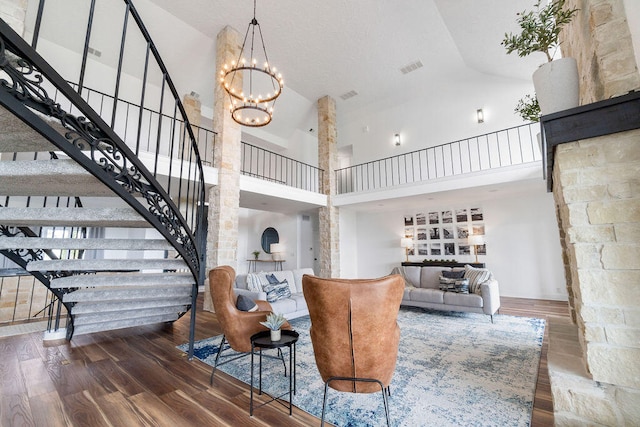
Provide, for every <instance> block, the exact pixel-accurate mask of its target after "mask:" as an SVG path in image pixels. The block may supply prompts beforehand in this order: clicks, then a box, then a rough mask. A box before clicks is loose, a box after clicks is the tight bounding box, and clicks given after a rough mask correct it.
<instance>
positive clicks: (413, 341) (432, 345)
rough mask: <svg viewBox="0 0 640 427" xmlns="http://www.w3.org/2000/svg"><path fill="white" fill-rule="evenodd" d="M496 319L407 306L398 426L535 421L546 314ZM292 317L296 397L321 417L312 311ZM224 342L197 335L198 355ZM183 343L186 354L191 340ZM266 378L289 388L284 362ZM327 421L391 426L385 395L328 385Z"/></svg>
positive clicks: (242, 372) (209, 354) (394, 387)
mask: <svg viewBox="0 0 640 427" xmlns="http://www.w3.org/2000/svg"><path fill="white" fill-rule="evenodd" d="M494 320H495V323H493V324H492V323H491V322H490V320H489V316H486V315H480V314H473V313H454V312H437V311H430V310H423V309H419V308H406V307H402V308H401V310H400V313H399V315H398V324H399V325H400V348H399V353H398V362H397V365H396V371H395V374H394V377H393V380H392V382H391V397H390V399H389V402H390V415H391V420H392V424H393V425H395V426H411V427H415V426H501V427H503V426H528V425H529V424H530V420H531V410H532V407H533V398H534V394H535V386H536V378H537V374H538V365H539V360H540V350H541V347H542V338H543V334H544V326H545V323H544V320H542V319H531V318H524V317H514V316H506V315H496V316H494ZM290 323H291V325H292V326H293V328H294V329H295V330H296V331H298V332H299V333H300V339H299V341H298V343H297V353H296V355H297V364H296V367H297V393H296V394H295V395H294V397H293V403H294V405H295V406H297V407H298V408H300V409H302V410H304V411H306V412H308V413H310V414H312V415H315V416H317V417H320V415H321V413H322V396H323V391H324V384H323V382H322V379H321V378H320V374H319V373H318V370H317V367H316V364H315V359H314V355H313V348H312V345H311V339H310V337H309V326H310V320H309V317H308V316H306V317H302V318H298V319H294V320H292V321H291V322H290ZM372 332H373V331H372ZM219 344H220V336H217V337H212V338H208V339H205V340H201V341H197V342H196V343H195V351H194V355H195V356H196V357H197V358H198V359H200V360H202V361H204V362H205V363H207V364H209V365H213V362H214V360H215V356H216V353H217V351H218V345H219ZM178 348H179V349H180V350H182V351H185V352H186V351H187V348H188V345H187V344H183V345H180V346H178ZM379 351H385V349H383V348H380V349H379ZM229 352H231V351H229ZM223 354H224V353H223ZM285 355H286V354H285ZM287 362H288V361H287ZM287 365H288V363H287ZM249 367H250V358H249V357H245V358H241V359H239V360H237V361H234V362H230V363H227V364H225V365H223V366H221V367H220V368H219V369H220V370H222V371H224V372H226V373H228V374H229V375H231V376H233V377H235V378H238V379H239V380H241V381H243V382H245V383H247V384H249V382H250V369H249ZM256 372H257V369H256ZM262 378H263V389H264V390H266V391H267V392H268V393H270V394H271V395H279V394H281V393H283V392H284V391H286V390H288V386H289V380H288V377H284V375H283V367H282V362H279V361H276V360H272V359H265V358H263V377H262ZM256 381H257V374H256ZM259 410H260V409H258V411H259ZM326 420H327V421H328V422H330V423H332V424H334V425H336V426H340V427H342V426H344V427H347V426H348V427H355V426H383V425H386V421H385V417H384V408H383V406H382V397H381V395H380V393H374V394H352V393H341V392H337V391H335V390H332V389H329V397H328V399H327V411H326Z"/></svg>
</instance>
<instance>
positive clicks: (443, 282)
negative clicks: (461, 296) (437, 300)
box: [440, 275, 456, 292]
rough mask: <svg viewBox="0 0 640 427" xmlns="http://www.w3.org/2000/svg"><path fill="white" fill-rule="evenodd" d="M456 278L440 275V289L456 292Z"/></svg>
mask: <svg viewBox="0 0 640 427" xmlns="http://www.w3.org/2000/svg"><path fill="white" fill-rule="evenodd" d="M455 289H456V279H451V278H448V277H445V276H444V275H442V276H440V290H441V291H445V292H455Z"/></svg>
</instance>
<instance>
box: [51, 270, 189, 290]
mask: <svg viewBox="0 0 640 427" xmlns="http://www.w3.org/2000/svg"><path fill="white" fill-rule="evenodd" d="M193 283H194V279H193V275H191V274H190V273H122V274H96V275H94V274H92V275H86V274H79V275H75V276H68V277H60V278H58V279H53V280H52V281H51V287H52V288H53V289H63V288H82V287H87V286H91V287H104V286H113V287H115V286H166V285H193Z"/></svg>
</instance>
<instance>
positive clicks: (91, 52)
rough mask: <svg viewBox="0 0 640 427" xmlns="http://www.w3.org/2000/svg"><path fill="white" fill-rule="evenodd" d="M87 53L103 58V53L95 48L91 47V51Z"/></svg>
mask: <svg viewBox="0 0 640 427" xmlns="http://www.w3.org/2000/svg"><path fill="white" fill-rule="evenodd" d="M87 51H88V52H89V53H90V54H92V55H95V56H97V57H98V58H100V57H101V56H102V52H100V51H99V50H98V49H94V48H92V47H90V48H89V49H87Z"/></svg>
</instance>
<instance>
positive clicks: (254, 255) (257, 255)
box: [251, 251, 260, 259]
mask: <svg viewBox="0 0 640 427" xmlns="http://www.w3.org/2000/svg"><path fill="white" fill-rule="evenodd" d="M251 253H252V254H253V259H258V257H259V256H260V251H253V252H251Z"/></svg>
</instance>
